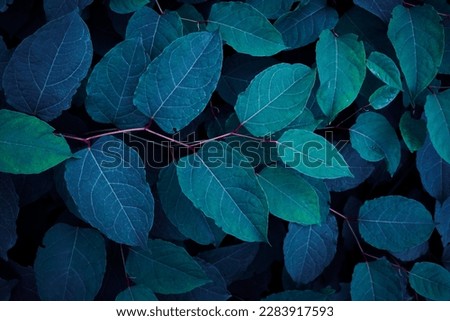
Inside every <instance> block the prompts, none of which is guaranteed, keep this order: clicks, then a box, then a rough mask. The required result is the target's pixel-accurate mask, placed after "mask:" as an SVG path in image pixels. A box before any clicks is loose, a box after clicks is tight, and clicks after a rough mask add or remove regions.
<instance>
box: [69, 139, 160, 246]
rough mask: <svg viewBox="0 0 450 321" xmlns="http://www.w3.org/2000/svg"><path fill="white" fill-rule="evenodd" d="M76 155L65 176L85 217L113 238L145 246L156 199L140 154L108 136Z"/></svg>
mask: <svg viewBox="0 0 450 321" xmlns="http://www.w3.org/2000/svg"><path fill="white" fill-rule="evenodd" d="M75 157H76V158H75V159H71V160H70V161H68V162H66V165H65V166H66V171H65V174H64V178H65V180H66V184H67V189H68V191H69V193H70V195H71V196H72V198H73V200H74V202H75V204H76V205H77V207H78V210H79V212H80V215H81V217H82V218H83V220H85V221H86V222H88V223H89V224H91V225H92V226H93V227H95V228H97V229H99V230H100V231H101V232H102V233H104V234H105V235H106V236H107V237H108V238H110V239H111V240H113V241H116V242H118V243H123V244H127V245H131V246H138V245H140V246H145V244H146V242H147V238H148V233H149V231H150V228H151V227H152V224H153V215H154V214H153V211H154V209H153V207H154V201H153V196H152V194H151V192H150V187H149V186H148V184H147V182H146V178H145V170H144V164H143V163H142V160H141V159H140V157H139V155H138V153H137V152H136V151H135V150H134V149H131V148H129V147H128V146H126V145H125V144H124V143H123V142H122V141H121V140H119V139H117V138H114V137H112V136H105V137H102V138H100V139H98V140H97V141H96V142H95V143H94V144H93V145H92V146H91V147H90V148H87V149H82V150H80V151H79V152H77V153H76V154H75Z"/></svg>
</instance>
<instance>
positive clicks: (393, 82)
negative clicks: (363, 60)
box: [367, 51, 403, 90]
mask: <svg viewBox="0 0 450 321" xmlns="http://www.w3.org/2000/svg"><path fill="white" fill-rule="evenodd" d="M367 68H369V70H370V71H371V72H372V74H374V76H376V77H377V78H378V79H380V80H381V81H382V82H384V83H385V84H386V85H388V86H389V87H393V88H396V89H398V90H402V89H403V88H402V82H401V80H400V71H399V70H398V68H397V65H396V64H395V62H394V61H393V60H392V59H391V58H389V57H388V56H386V55H385V54H383V53H381V52H377V51H374V52H372V53H371V54H370V56H369V58H368V59H367Z"/></svg>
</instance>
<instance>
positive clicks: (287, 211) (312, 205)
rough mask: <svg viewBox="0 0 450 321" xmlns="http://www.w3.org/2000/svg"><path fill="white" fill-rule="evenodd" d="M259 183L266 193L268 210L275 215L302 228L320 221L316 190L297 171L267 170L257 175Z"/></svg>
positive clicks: (279, 168) (272, 168)
mask: <svg viewBox="0 0 450 321" xmlns="http://www.w3.org/2000/svg"><path fill="white" fill-rule="evenodd" d="M258 181H259V183H260V184H261V186H262V188H263V190H264V192H265V193H266V196H267V200H268V202H269V211H270V213H272V214H273V215H275V216H278V217H280V218H282V219H283V220H286V221H289V222H294V223H299V224H303V225H310V224H318V223H320V222H321V215H320V204H319V202H320V201H319V196H318V195H317V192H316V190H315V189H314V188H313V187H312V186H311V185H310V184H309V183H308V181H306V180H305V179H303V178H302V177H301V176H300V175H298V174H297V173H296V172H295V171H294V170H291V169H288V168H283V167H267V168H265V169H263V170H262V171H261V172H260V173H259V174H258ZM281 200H282V201H281Z"/></svg>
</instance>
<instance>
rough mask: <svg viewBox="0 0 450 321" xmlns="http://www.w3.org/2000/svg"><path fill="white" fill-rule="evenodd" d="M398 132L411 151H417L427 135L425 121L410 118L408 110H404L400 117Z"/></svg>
mask: <svg viewBox="0 0 450 321" xmlns="http://www.w3.org/2000/svg"><path fill="white" fill-rule="evenodd" d="M400 132H401V133H402V137H403V141H404V142H405V144H406V147H408V149H409V151H410V152H411V153H414V152H415V151H418V150H419V149H420V148H421V147H422V146H423V144H424V142H425V138H426V137H427V129H426V125H425V121H423V120H422V119H414V118H412V117H411V113H410V112H405V113H404V114H403V115H402V118H400Z"/></svg>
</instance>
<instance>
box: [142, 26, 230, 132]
mask: <svg viewBox="0 0 450 321" xmlns="http://www.w3.org/2000/svg"><path fill="white" fill-rule="evenodd" d="M222 55H223V54H222V45H221V41H220V36H219V35H218V34H217V33H210V32H195V33H190V34H188V35H186V36H183V37H181V38H178V39H177V40H175V41H174V42H172V43H171V44H170V45H169V46H168V47H166V48H165V49H164V51H163V52H162V53H161V54H160V55H159V56H158V57H157V58H156V59H155V60H153V61H152V62H151V63H150V65H149V66H148V68H147V70H146V71H145V72H144V74H143V75H142V76H141V78H140V79H139V84H138V86H137V89H136V92H135V96H134V104H135V105H136V106H137V108H138V109H139V110H140V111H141V112H142V113H144V114H145V115H147V116H149V117H151V118H152V119H154V120H155V121H156V123H157V124H158V125H159V127H161V129H162V130H164V131H165V132H168V133H170V132H173V131H178V130H180V129H182V128H184V127H185V126H187V125H188V124H189V123H190V122H191V121H192V120H193V119H194V118H195V117H197V116H198V115H199V114H200V112H201V111H202V110H203V109H204V108H205V106H206V104H207V103H208V101H209V99H210V98H211V95H212V93H213V91H214V90H215V89H216V85H217V82H218V81H219V77H220V70H221V67H222V59H223V56H222Z"/></svg>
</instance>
